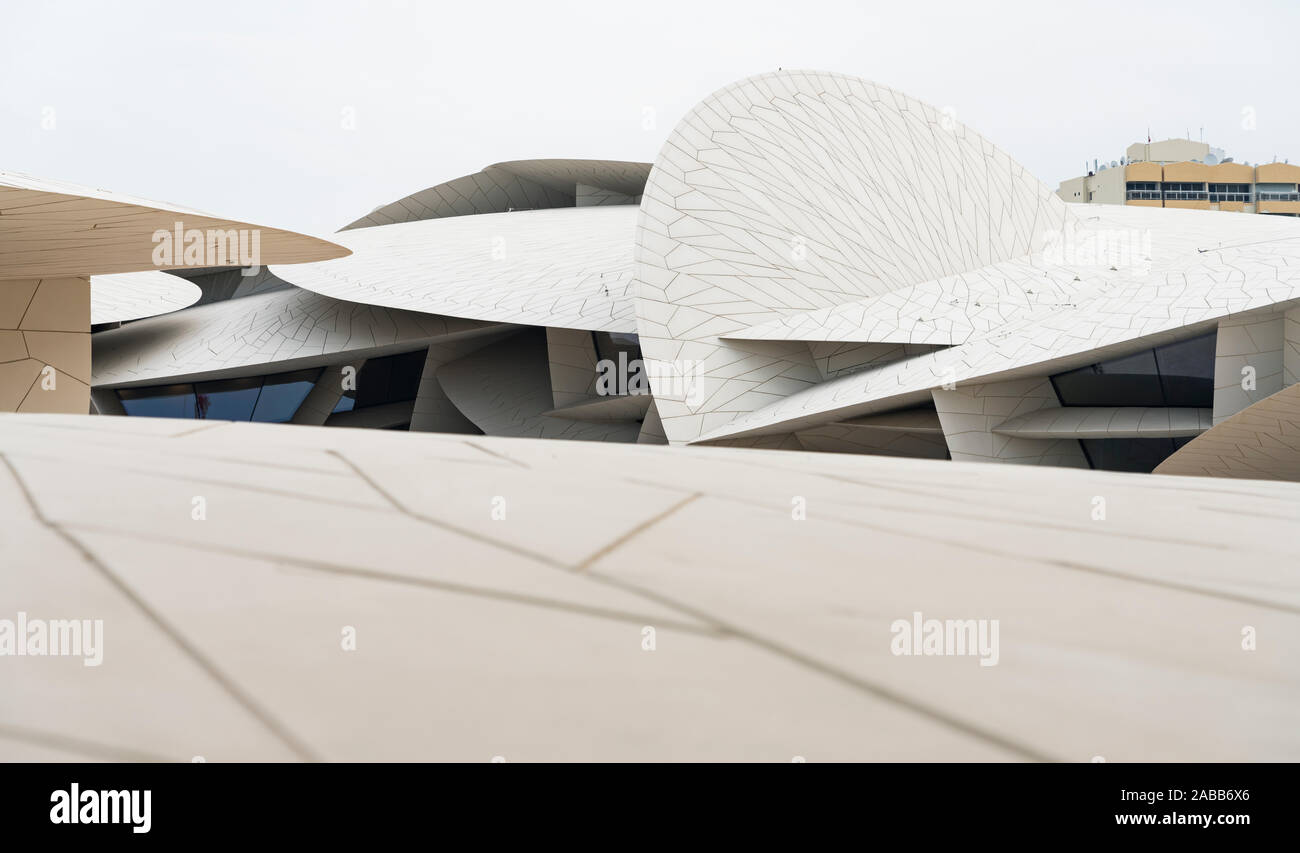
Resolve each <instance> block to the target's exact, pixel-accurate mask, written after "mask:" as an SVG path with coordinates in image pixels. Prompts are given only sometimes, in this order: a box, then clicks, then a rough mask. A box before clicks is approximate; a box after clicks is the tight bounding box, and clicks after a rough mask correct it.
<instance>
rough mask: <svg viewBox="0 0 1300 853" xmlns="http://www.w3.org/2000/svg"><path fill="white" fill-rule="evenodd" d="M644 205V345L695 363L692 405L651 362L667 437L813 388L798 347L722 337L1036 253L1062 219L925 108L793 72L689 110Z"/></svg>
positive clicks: (1036, 185)
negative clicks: (661, 377)
mask: <svg viewBox="0 0 1300 853" xmlns="http://www.w3.org/2000/svg"><path fill="white" fill-rule="evenodd" d="M641 211H642V213H641V218H640V221H639V223H638V228H637V256H636V259H637V279H638V282H639V297H640V298H639V299H638V302H637V318H638V330H639V333H640V336H641V346H642V350H643V352H644V353H645V354H646V356H647V359H648V360H650V361H651V362H655V361H658V362H667V363H674V364H677V365H679V368H680V363H681V362H684V361H689V362H691V363H692V365H698V369H697V371H696V372H697V376H696V381H695V384H696V387H695V389H694V393H693V394H692V395H685V394H682V393H677V394H674V393H672V392H671V391H670V389H669V388H668V387H667V386H666V384H665V383H663V382H660V383H659V384H656V383H655V378H654V377H655V376H656V375H659V374H662V373H673V372H676V373H680V372H681V370H680V369H676V370H673V369H669V370H667V371H665V370H662V369H659V368H656V367H654V365H653V364H652V365H651V376H652V379H651V382H652V385H654V386H655V387H654V393H655V398H656V401H657V402H658V404H659V414H660V416H661V417H662V419H663V424H664V429H665V431H666V432H667V434H668V438H669V440H670V441H672V442H675V443H681V442H689V441H694V440H696V439H699V438H701V437H702V436H704V435H707V434H711V433H713V432H714V431H715V430H716V429H717V428H719V427H721V426H723V425H725V424H727V423H728V422H730V421H731V420H733V419H734V418H735V417H736V416H737V415H740V414H744V413H747V412H751V411H754V410H756V409H761V408H763V407H764V406H767V405H770V404H772V403H775V402H777V401H778V400H780V399H782V398H784V397H787V396H789V395H790V394H793V393H795V392H797V391H799V390H803V389H807V388H810V387H812V386H813V385H815V384H816V383H818V382H819V381H820V380H821V377H820V375H819V374H818V372H817V371H816V369H815V368H814V366H813V364H812V362H811V360H810V359H809V357H808V355H807V352H806V348H805V347H803V346H792V345H790V344H788V343H784V342H779V341H773V342H762V341H743V342H741V341H737V340H724V339H725V338H728V337H731V336H736V335H740V334H743V332H744V330H746V329H749V328H752V327H754V326H757V325H760V324H763V323H770V322H773V321H777V320H779V319H780V318H781V317H784V316H787V315H792V314H799V313H805V312H809V311H816V310H819V309H829V308H833V307H835V306H837V305H840V304H843V303H846V302H851V301H855V300H860V299H865V298H869V297H880V296H883V295H884V294H887V293H889V292H891V291H894V290H898V289H899V288H903V287H907V286H909V285H914V284H918V283H921V282H925V281H929V280H933V279H938V278H941V277H944V276H951V275H954V274H957V273H961V272H964V271H967V270H973V269H977V268H980V267H984V266H988V265H990V264H994V263H998V262H1002V261H1008V260H1011V259H1013V258H1018V257H1021V256H1025V255H1028V254H1029V253H1030V252H1031V251H1032V249H1033V248H1034V247H1035V246H1037V245H1039V244H1040V243H1042V242H1043V238H1044V235H1045V234H1047V233H1048V232H1050V231H1052V230H1058V231H1059V230H1060V229H1062V228H1063V227H1064V225H1065V223H1066V222H1067V220H1068V219H1070V218H1071V214H1070V212H1069V211H1068V210H1067V209H1066V206H1065V203H1064V202H1062V201H1061V200H1060V199H1058V198H1057V197H1056V196H1055V195H1054V193H1053V192H1052V191H1051V190H1050V189H1049V188H1048V187H1046V186H1045V185H1043V184H1042V183H1041V182H1039V181H1038V180H1037V179H1036V178H1034V177H1033V176H1032V175H1030V174H1029V173H1028V172H1026V171H1025V170H1024V169H1023V168H1021V167H1020V166H1019V165H1018V164H1017V163H1015V162H1014V161H1013V160H1012V159H1011V158H1010V157H1009V156H1007V155H1006V154H1005V153H1003V152H1002V151H1000V150H998V149H997V148H996V147H995V146H993V145H992V144H991V143H989V142H988V141H987V140H986V139H984V138H983V137H981V136H979V135H978V134H976V133H974V132H973V131H971V130H970V129H969V128H966V127H965V126H963V125H961V124H960V123H958V122H956V121H953V120H952V119H951V117H949V116H946V115H944V114H942V113H940V112H939V111H938V110H936V109H934V108H933V107H930V106H929V105H927V104H923V103H921V102H920V101H917V100H915V99H913V98H910V97H908V96H906V95H903V94H902V93H900V92H896V91H894V90H891V89H888V88H885V87H883V86H877V85H875V84H873V83H869V82H867V81H865V80H859V79H855V78H851V77H845V76H842V75H838V74H829V73H818V72H799V71H783V72H777V73H772V74H765V75H762V76H759V77H752V78H749V79H747V80H742V81H740V82H738V83H735V84H732V85H731V86H728V87H727V88H725V89H723V90H721V91H719V92H717V93H715V94H713V95H712V96H710V97H709V98H707V99H705V101H704V102H702V103H701V104H700V105H699V106H697V107H696V108H695V109H694V110H693V111H692V112H691V113H690V114H689V115H688V116H687V117H686V118H685V119H683V120H682V122H681V123H680V124H679V125H678V126H677V128H676V129H675V130H674V131H673V133H672V135H671V136H670V138H669V140H668V142H667V143H666V144H665V145H664V147H663V149H662V151H661V152H660V155H659V157H658V159H657V160H656V161H655V168H654V171H653V172H652V173H651V176H650V181H649V182H648V183H647V185H646V191H645V196H644V198H643V200H642V204H641ZM931 342H934V343H949V342H951V341H950V340H949V339H946V338H940V339H938V340H932V341H931ZM688 396H690V397H694V401H692V400H690V399H688Z"/></svg>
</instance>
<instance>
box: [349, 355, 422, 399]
mask: <svg viewBox="0 0 1300 853" xmlns="http://www.w3.org/2000/svg"><path fill="white" fill-rule="evenodd" d="M427 353H428V351H427V350H417V351H416V352H407V353H402V354H401V355H390V356H385V357H384V358H372V359H370V360H369V361H367V362H366V363H365V365H364V366H363V367H362V368H361V372H360V373H358V374H357V390H356V401H355V406H354V407H355V408H358V409H364V408H366V407H367V406H382V405H384V404H385V403H398V402H401V401H403V400H414V399H415V396H416V394H418V393H419V391H420V374H421V373H423V372H424V360H425V356H426V355H427Z"/></svg>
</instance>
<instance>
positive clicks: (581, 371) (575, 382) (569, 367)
mask: <svg viewBox="0 0 1300 853" xmlns="http://www.w3.org/2000/svg"><path fill="white" fill-rule="evenodd" d="M546 357H547V360H548V361H549V362H550V370H551V401H552V402H553V403H554V404H555V408H557V409H562V408H564V407H565V406H569V405H572V404H574V403H581V402H583V401H586V400H594V399H596V396H597V395H596V377H597V375H598V374H597V371H596V360H597V359H596V344H595V342H594V341H593V340H592V338H591V332H588V331H585V330H583V329H556V328H552V327H549V326H548V327H547V329H546Z"/></svg>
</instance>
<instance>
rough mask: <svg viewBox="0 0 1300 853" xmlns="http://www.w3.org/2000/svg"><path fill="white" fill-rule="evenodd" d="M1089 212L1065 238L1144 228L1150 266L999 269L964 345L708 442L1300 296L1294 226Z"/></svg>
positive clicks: (770, 409)
mask: <svg viewBox="0 0 1300 853" xmlns="http://www.w3.org/2000/svg"><path fill="white" fill-rule="evenodd" d="M1094 208H1095V212H1094V211H1093V209H1094ZM1089 210H1090V212H1092V215H1091V216H1089V217H1088V218H1087V219H1085V220H1082V221H1081V222H1080V224H1079V226H1078V227H1077V229H1073V232H1072V233H1073V234H1074V235H1075V236H1073V237H1071V238H1070V239H1077V240H1089V239H1094V238H1095V239H1104V238H1105V237H1106V236H1107V235H1114V234H1144V233H1148V234H1151V235H1152V237H1151V239H1150V242H1151V244H1152V250H1151V256H1150V260H1149V263H1148V262H1140V263H1130V264H1128V265H1124V264H1115V263H1113V262H1111V261H1109V260H1105V259H1104V258H1103V259H1099V260H1092V261H1087V262H1084V261H1082V260H1080V261H1078V262H1073V263H1059V262H1058V261H1057V260H1056V259H1053V258H1052V257H1050V253H1048V252H1047V251H1043V252H1035V253H1034V255H1033V256H1031V258H1030V259H1029V262H1027V263H1020V262H1009V263H1006V264H1001V265H997V266H996V267H995V269H996V270H997V272H998V274H999V275H1001V276H1002V277H1003V285H1002V286H1003V288H1004V289H1005V290H1006V291H1011V290H1016V291H1019V292H1020V293H1021V294H1022V296H1021V298H1019V299H999V298H996V297H994V296H990V298H988V299H986V300H981V299H978V298H977V299H975V300H974V302H973V303H972V308H973V309H975V310H974V312H973V314H974V315H975V316H982V318H983V319H981V321H980V322H981V324H983V325H984V328H981V329H979V330H977V331H975V332H974V333H973V334H972V335H971V338H970V339H969V340H968V341H967V342H965V343H963V344H960V345H957V346H953V347H949V348H946V349H941V350H936V351H935V352H932V353H929V354H925V355H919V356H914V357H911V358H907V359H904V360H901V361H896V362H893V363H890V364H885V365H882V366H879V367H872V368H868V369H865V370H861V371H858V372H855V373H852V374H850V375H847V376H841V377H837V378H832V379H829V380H827V381H825V382H823V383H821V384H819V385H816V386H815V387H811V388H806V389H800V390H797V391H795V392H793V393H791V394H789V395H788V396H785V397H782V398H780V399H778V400H776V401H774V402H772V403H769V404H767V405H766V406H764V407H762V408H759V409H755V410H753V411H749V412H743V413H737V414H736V415H735V416H734V417H731V418H728V419H727V421H726V422H725V423H723V424H721V425H719V426H717V427H716V428H714V429H713V430H712V431H711V432H709V433H706V434H705V435H704V436H703V438H704V439H705V440H709V439H715V438H726V437H735V436H743V435H764V434H776V433H783V432H788V431H790V430H791V429H796V430H797V429H806V428H809V427H812V426H816V425H818V424H823V423H828V422H832V421H837V420H843V419H847V418H853V417H859V416H861V415H865V414H870V413H872V412H877V411H882V410H890V409H895V408H899V407H901V406H906V405H914V404H917V403H921V402H925V400H926V399H927V398H928V397H929V392H930V391H931V390H932V389H935V388H938V387H940V386H942V385H945V384H950V385H955V384H960V383H967V382H977V383H986V382H1001V381H1008V380H1018V379H1028V378H1032V377H1034V376H1044V375H1051V374H1054V373H1058V372H1061V371H1063V370H1070V369H1073V368H1076V367H1083V366H1085V365H1087V364H1092V363H1096V362H1097V361H1100V360H1104V359H1106V358H1112V357H1115V356H1121V355H1128V354H1130V353H1132V352H1136V351H1138V350H1141V349H1144V348H1147V347H1150V346H1154V345H1157V344H1162V343H1169V342H1173V341H1177V340H1182V339H1185V338H1190V337H1195V336H1196V335H1198V334H1203V333H1205V332H1209V331H1213V330H1214V329H1215V328H1216V326H1217V325H1218V322H1219V321H1220V320H1221V319H1223V318H1225V317H1229V316H1232V315H1235V314H1240V313H1243V312H1247V311H1252V310H1255V309H1259V308H1267V307H1269V306H1277V307H1279V308H1284V307H1287V306H1289V305H1292V304H1295V300H1297V299H1300V222H1296V221H1294V220H1289V219H1284V218H1281V217H1265V216H1220V215H1218V214H1217V213H1215V212H1212V211H1195V210H1167V209H1150V208H1140V207H1120V206H1111V205H1104V206H1103V205H1090V206H1089ZM1067 233H1069V232H1067ZM1049 277H1050V278H1054V279H1055V280H1058V281H1059V280H1060V279H1062V278H1065V279H1067V280H1068V284H1069V287H1071V288H1072V289H1073V292H1063V293H1061V294H1060V298H1058V297H1057V296H1052V297H1050V298H1048V297H1043V298H1042V299H1041V300H1040V299H1039V297H1040V296H1043V294H1042V293H1041V291H1042V290H1043V286H1044V282H1046V281H1048V279H1049ZM967 278H969V277H967ZM954 281H955V280H954ZM927 298H930V297H927ZM950 298H952V299H960V300H961V301H963V302H964V301H965V300H966V298H967V296H966V294H963V293H960V292H959V291H953V292H952V293H951V296H950ZM944 299H945V297H942V296H940V297H938V299H937V301H940V302H942V301H944ZM999 314H1000V315H1003V316H1004V317H1005V320H1004V321H1002V322H1000V323H998V322H995V320H994V319H993V318H995V317H996V316H997V315H999ZM645 346H646V344H645V339H644V336H643V337H642V348H643V349H645ZM656 396H657V395H656Z"/></svg>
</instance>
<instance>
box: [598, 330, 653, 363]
mask: <svg viewBox="0 0 1300 853" xmlns="http://www.w3.org/2000/svg"><path fill="white" fill-rule="evenodd" d="M591 339H592V341H593V342H594V343H595V345H596V358H598V359H604V358H607V359H609V360H610V361H612V362H614V363H615V364H617V363H618V354H619V353H620V352H624V353H627V356H626V358H627V363H628V364H631V363H632V362H634V361H636V360H637V359H639V358H640V357H641V338H639V337H638V336H636V335H634V334H630V333H626V332H592V333H591Z"/></svg>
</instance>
